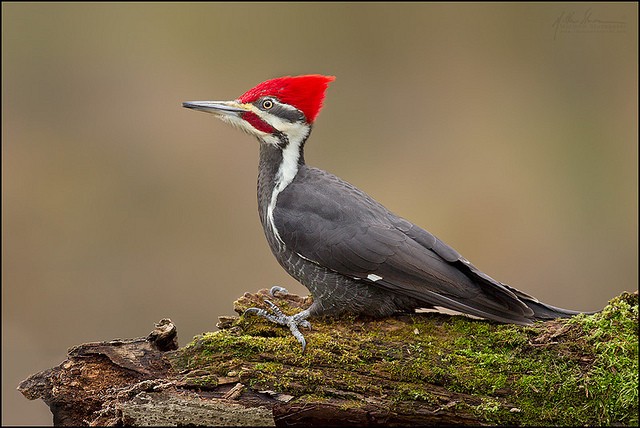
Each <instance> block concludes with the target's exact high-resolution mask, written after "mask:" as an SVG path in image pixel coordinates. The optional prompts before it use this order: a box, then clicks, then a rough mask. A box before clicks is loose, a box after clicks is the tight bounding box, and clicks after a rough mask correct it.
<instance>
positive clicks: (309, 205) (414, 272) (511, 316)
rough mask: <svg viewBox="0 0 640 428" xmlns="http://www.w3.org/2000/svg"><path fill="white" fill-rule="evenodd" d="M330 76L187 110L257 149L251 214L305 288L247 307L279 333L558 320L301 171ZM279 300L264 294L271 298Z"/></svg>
mask: <svg viewBox="0 0 640 428" xmlns="http://www.w3.org/2000/svg"><path fill="white" fill-rule="evenodd" d="M334 79H335V78H334V77H333V76H322V75H303V76H294V77H290V76H287V77H280V78H277V79H272V80H267V81H266V82H263V83H260V84H259V85H258V86H256V87H255V88H253V89H250V90H249V91H247V92H245V93H244V94H243V95H241V96H240V97H239V98H238V99H236V100H234V101H191V102H185V103H183V106H184V107H186V108H190V109H194V110H200V111H204V112H207V113H213V114H214V115H215V116H216V117H218V118H219V119H222V120H223V121H225V122H228V123H230V124H231V125H234V126H236V127H238V128H240V129H241V130H243V131H245V132H247V133H249V134H251V135H253V136H255V137H257V138H258V141H259V142H260V163H259V166H258V210H259V214H260V221H261V222H262V227H263V229H264V233H265V235H266V237H267V241H268V243H269V246H270V247H271V251H272V252H273V254H274V256H275V257H276V259H277V260H278V262H279V263H280V265H281V266H282V267H283V268H284V269H285V270H286V271H287V272H288V273H289V275H291V276H292V277H294V278H295V279H296V280H298V281H299V282H300V283H302V284H303V285H304V286H305V287H307V288H308V289H309V291H310V292H311V294H312V295H313V304H312V305H311V306H310V307H309V308H308V309H306V310H304V311H302V312H300V313H298V314H296V315H293V316H287V315H284V314H283V313H282V312H281V311H280V309H279V308H278V307H277V306H276V305H274V304H273V303H271V302H270V301H268V300H267V303H269V305H270V306H271V310H272V312H271V313H269V312H267V311H265V310H263V309H258V308H250V309H248V310H247V312H250V313H256V314H259V315H261V316H264V317H266V318H267V319H269V320H271V321H273V322H276V323H279V324H282V325H286V326H288V327H289V328H290V329H291V331H292V333H293V334H294V336H295V337H296V338H297V339H298V341H300V343H301V344H302V347H303V349H304V347H305V340H304V337H303V335H302V334H301V333H300V331H299V328H298V327H310V324H309V322H308V321H307V318H308V317H309V316H319V315H338V314H341V313H346V312H349V313H356V314H364V315H368V316H374V317H384V316H389V315H391V314H394V313H398V312H413V311H415V310H416V309H420V308H434V307H443V308H448V309H452V310H454V311H458V312H462V313H466V314H469V315H473V316H477V317H481V318H486V319H490V320H494V321H499V322H503V323H514V324H523V325H525V324H531V323H532V322H533V321H535V320H544V319H553V318H558V317H567V316H571V315H575V314H578V313H579V312H576V311H570V310H565V309H561V308H556V307H553V306H550V305H547V304H544V303H542V302H539V301H538V300H537V299H536V298H534V297H532V296H530V295H528V294H526V293H523V292H521V291H519V290H516V289H515V288H513V287H510V286H508V285H507V284H503V283H501V282H498V281H496V280H495V279H493V278H491V277H490V276H488V275H487V274H485V273H483V272H482V271H480V270H479V269H478V268H476V267H475V266H474V265H472V264H471V263H470V262H469V261H468V260H467V259H465V258H464V257H462V256H461V255H460V254H459V253H458V252H457V251H456V250H454V249H453V248H451V247H450V246H448V245H447V244H445V243H444V242H442V241H440V240H439V239H438V238H436V237H435V236H433V235H432V234H431V233H429V232H427V231H426V230H424V229H422V228H420V227H418V226H416V225H414V224H412V223H410V222H409V221H407V220H405V219H404V218H402V217H399V216H397V215H395V214H393V213H392V212H390V211H389V210H387V209H386V208H385V207H384V206H382V205H381V204H380V203H378V202H376V201H375V200H374V199H373V198H371V197H370V196H368V195H367V194H365V193H364V192H362V191H361V190H359V189H357V188H356V187H354V186H353V185H351V184H349V183H347V182H345V181H343V180H341V179H340V178H338V177H336V176H335V175H332V174H330V173H328V172H325V171H323V170H320V169H317V168H313V167H310V166H307V165H306V163H305V160H304V145H305V143H306V141H307V139H308V138H309V134H310V133H311V128H312V125H313V123H314V121H315V119H316V117H317V116H318V113H319V112H320V109H321V107H322V102H323V100H324V96H325V91H326V89H327V87H328V85H329V83H330V82H331V81H333V80H334ZM276 291H285V292H286V290H284V289H282V288H280V287H273V288H272V289H271V294H272V295H273V293H275V292H276Z"/></svg>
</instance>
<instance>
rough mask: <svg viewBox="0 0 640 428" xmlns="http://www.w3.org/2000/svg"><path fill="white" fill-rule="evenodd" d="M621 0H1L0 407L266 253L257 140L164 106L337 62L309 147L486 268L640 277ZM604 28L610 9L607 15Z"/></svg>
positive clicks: (574, 277)
mask: <svg viewBox="0 0 640 428" xmlns="http://www.w3.org/2000/svg"><path fill="white" fill-rule="evenodd" d="M637 16H638V6H637V4H636V3H618V4H609V3H607V4H604V3H603V4H599V3H590V4H580V3H570V4H556V3H539V4H513V3H512V4H500V3H496V4H446V3H439V4H423V3H404V4H397V3H371V4H368V3H329V4H321V3H286V2H285V3H192V4H189V3H185V4H182V3H180V4H178V3H176V4H172V3H161V4H147V3H138V4H135V3H122V4H119V3H108V4H107V3H104V4H101V3H92V4H87V3H84V4H83V3H57V4H56V3H53V4H52V3H11V2H3V3H2V423H3V425H8V424H25V425H31V424H36V425H50V424H51V415H50V413H49V411H48V408H47V407H46V406H45V405H44V404H43V403H42V402H40V401H37V402H29V401H27V400H26V399H25V398H23V397H22V395H21V394H20V393H19V392H17V391H16V389H15V388H16V386H17V384H18V383H19V382H20V381H21V380H22V379H24V378H26V377H27V376H29V375H30V374H32V373H35V372H38V371H40V370H44V369H47V368H49V367H52V366H55V365H57V364H59V363H60V362H61V361H63V360H64V358H65V355H66V350H67V348H68V347H70V346H72V345H76V344H80V343H82V342H87V341H98V340H110V339H113V338H118V337H119V338H130V337H139V336H143V335H146V334H147V333H148V332H149V331H151V329H152V328H153V323H154V322H156V321H158V320H160V319H161V318H163V317H169V318H171V319H172V320H173V321H174V322H175V323H176V324H177V326H178V331H179V338H180V344H181V346H182V345H184V344H186V343H187V342H188V341H189V340H190V339H191V338H192V337H193V336H194V335H197V334H200V333H202V332H205V331H212V330H215V323H216V321H217V317H218V316H219V315H231V314H233V310H232V302H233V300H234V299H235V298H237V297H238V296H240V295H241V294H242V293H243V292H245V291H256V290H258V289H260V288H267V287H270V286H272V285H275V284H279V285H283V286H286V287H287V288H289V290H290V291H292V292H296V293H303V294H306V290H305V289H304V288H303V287H302V286H300V285H298V284H297V283H295V281H293V280H292V279H290V278H289V277H288V276H287V275H286V273H285V272H284V271H282V270H281V269H280V267H279V266H278V265H277V263H276V262H275V260H274V259H273V258H272V256H271V254H270V252H269V249H268V247H267V244H266V242H265V240H264V237H263V232H262V230H261V227H260V224H259V221H258V216H257V203H256V196H255V179H256V168H257V142H256V141H254V140H253V139H252V138H251V137H249V136H247V135H244V134H241V133H239V132H238V131H236V130H234V129H231V128H229V127H228V126H226V125H225V124H223V123H221V122H219V121H216V120H215V119H214V118H213V117H212V116H209V115H205V114H202V113H198V112H194V111H190V110H186V109H183V108H182V107H181V102H182V101H187V100H202V99H210V100H219V99H234V98H236V97H237V96H239V95H240V94H242V93H243V92H244V91H245V90H247V89H249V88H250V87H252V86H254V85H255V84H257V83H259V82H261V81H263V80H266V79H269V78H273V77H277V76H281V75H288V74H304V73H323V74H332V75H335V76H337V80H336V81H335V82H334V83H333V84H332V85H331V87H330V89H329V91H328V94H327V99H326V103H325V109H324V110H323V112H322V113H321V115H320V116H319V118H318V120H317V122H316V126H315V129H314V132H313V135H312V137H311V139H310V141H309V142H308V144H307V150H306V159H307V161H308V163H310V164H313V165H314V166H318V167H321V168H323V169H326V170H329V171H331V172H333V173H335V174H337V175H339V176H341V177H342V178H344V179H346V180H347V181H350V182H352V183H354V184H355V185H357V186H358V187H360V188H361V189H363V190H364V191H366V192H368V193H369V194H371V195H372V196H373V197H375V198H376V199H378V200H379V201H381V202H382V203H383V204H385V205H386V206H387V207H389V208H390V209H391V210H392V211H394V212H396V213H397V214H400V215H402V216H404V217H406V218H407V219H409V220H411V221H413V222H415V223H417V224H419V225H422V226H424V227H425V228H426V229H428V230H429V231H431V232H432V233H434V234H436V235H437V236H439V237H440V238H441V239H443V240H444V241H445V242H447V243H449V244H451V245H452V246H453V247H454V248H456V249H457V250H458V251H460V252H461V253H462V254H463V255H464V256H465V257H467V258H468V259H470V260H471V261H472V262H473V263H474V264H476V265H477V266H478V267H480V268H481V269H483V270H484V271H485V272H487V273H488V274H490V275H491V276H493V277H495V278H497V279H499V280H501V281H503V282H507V283H509V284H511V285H513V286H515V287H518V288H520V289H522V290H524V291H526V292H529V293H531V294H533V295H535V296H537V297H538V298H540V299H542V300H544V301H548V302H550V303H552V304H554V305H558V306H563V307H568V308H573V309H581V310H596V309H599V308H601V307H602V306H603V305H605V304H606V302H607V300H608V299H610V298H612V297H614V296H616V295H617V294H619V293H620V292H622V291H624V290H630V291H633V290H636V289H637V282H638V263H637V258H638V229H637V216H638V122H637V119H638V96H637V94H638V80H637V75H638V55H637V54H638V46H637V40H638V31H637ZM603 21H612V22H614V23H613V24H611V23H610V24H604V23H603Z"/></svg>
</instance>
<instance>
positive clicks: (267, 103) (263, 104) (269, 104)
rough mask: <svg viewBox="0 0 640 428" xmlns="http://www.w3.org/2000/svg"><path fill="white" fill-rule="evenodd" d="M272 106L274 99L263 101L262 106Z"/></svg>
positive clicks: (266, 107)
mask: <svg viewBox="0 0 640 428" xmlns="http://www.w3.org/2000/svg"><path fill="white" fill-rule="evenodd" d="M271 107H273V101H271V100H264V101H262V108H263V109H265V110H269V109H270V108H271Z"/></svg>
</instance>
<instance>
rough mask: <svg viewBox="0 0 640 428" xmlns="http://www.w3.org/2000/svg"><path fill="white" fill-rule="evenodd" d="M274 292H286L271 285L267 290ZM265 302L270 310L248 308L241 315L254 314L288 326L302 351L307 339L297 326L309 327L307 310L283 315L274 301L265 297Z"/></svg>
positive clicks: (273, 293) (270, 292)
mask: <svg viewBox="0 0 640 428" xmlns="http://www.w3.org/2000/svg"><path fill="white" fill-rule="evenodd" d="M276 292H281V293H288V291H287V290H286V289H285V288H282V287H278V286H274V287H271V290H269V294H271V295H272V296H275V293H276ZM265 302H266V303H267V304H268V305H269V306H270V307H271V312H267V311H266V310H264V309H260V308H248V309H247V310H245V311H244V314H243V315H246V314H256V315H258V316H261V317H264V318H266V319H268V320H269V321H271V322H273V323H276V324H280V325H284V326H287V327H289V330H291V333H292V334H293V337H295V338H296V340H297V341H298V342H300V344H301V345H302V352H304V349H305V347H306V346H307V341H306V340H305V339H304V336H303V335H302V333H301V332H300V329H299V327H304V328H308V329H311V323H310V322H309V321H307V319H306V318H307V317H308V316H309V311H308V310H305V311H302V312H300V313H297V314H295V315H285V314H284V313H283V312H282V310H281V309H280V308H279V307H278V306H277V305H276V304H275V303H273V302H271V301H270V300H266V299H265Z"/></svg>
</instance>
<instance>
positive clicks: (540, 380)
mask: <svg viewBox="0 0 640 428" xmlns="http://www.w3.org/2000/svg"><path fill="white" fill-rule="evenodd" d="M265 297H266V294H265V290H261V292H259V293H257V294H249V293H247V294H245V295H244V296H243V297H242V298H240V299H239V300H238V301H237V302H235V309H236V311H237V312H238V313H242V312H243V311H244V309H246V308H247V307H249V306H254V305H262V304H263V300H264V298H265ZM277 303H278V304H279V305H281V306H282V307H283V309H284V310H285V311H287V312H295V311H296V310H299V309H301V308H304V307H306V306H308V305H309V304H310V299H309V298H302V297H299V296H294V295H285V296H281V297H279V298H278V299H277ZM637 314H638V296H637V293H636V294H623V295H622V296H620V297H618V298H616V299H614V300H612V302H611V303H610V305H609V306H607V308H605V309H604V310H603V311H602V313H599V314H596V315H592V316H581V317H578V318H577V319H576V320H573V321H567V320H557V321H552V322H547V323H540V324H538V325H536V326H534V327H517V326H503V325H497V324H493V323H488V322H484V321H471V320H468V319H466V318H463V317H450V316H443V315H438V314H424V315H413V316H401V317H394V318H388V319H384V320H369V319H361V318H353V317H351V318H344V319H340V320H326V321H321V320H320V321H318V320H316V321H315V322H314V323H313V330H312V331H310V332H305V335H306V337H307V339H308V342H309V345H308V348H307V351H306V352H305V353H304V354H303V353H302V352H301V349H300V346H299V344H298V343H297V342H296V341H295V340H294V339H293V338H292V337H290V335H289V333H288V330H286V329H282V328H281V327H278V326H274V325H272V324H270V323H268V322H265V321H263V320H262V319H259V318H256V317H221V319H220V323H219V327H220V328H221V330H220V331H219V332H216V333H210V334H205V335H203V336H200V337H198V338H196V339H195V340H194V342H192V343H191V344H189V345H187V346H186V347H184V348H182V349H177V330H176V328H175V325H174V324H173V323H172V322H171V321H170V320H168V319H164V320H162V321H161V322H160V323H158V324H156V328H155V329H154V331H152V332H151V333H150V334H149V335H148V336H147V337H143V338H137V339H129V340H119V339H118V340H113V341H109V342H97V343H87V344H82V345H79V346H75V347H73V348H71V349H70V350H69V352H68V358H67V360H66V361H64V362H63V363H61V364H60V365H59V366H57V367H54V368H52V369H49V370H45V371H43V372H40V373H37V374H35V375H32V376H31V377H29V378H28V379H26V380H25V381H23V382H22V383H21V384H20V386H19V387H18V389H19V390H20V391H21V392H22V393H23V394H24V395H25V397H27V398H29V399H32V400H33V399H38V398H39V399H42V400H43V401H45V403H47V404H48V405H49V407H50V409H51V411H52V413H53V419H54V424H55V425H94V426H95V425H123V424H124V425H132V426H149V425H214V426H224V425H231V426H242V425H246V426H273V425H276V426H301V425H304V426H307V425H317V426H335V425H345V426H346V425H350V426H379V425H385V426H393V425H396V426H399V425H465V424H466V425H482V424H496V423H498V424H513V425H520V424H536V425H547V424H554V425H567V424H573V425H581V424H623V425H624V424H628V425H629V424H630V425H633V424H634V423H635V424H637V422H638V406H637V389H638V385H637V383H638V380H637V379H638V378H637V370H638V365H637V357H638V346H637V330H638V321H637ZM603 326H604V327H603ZM607 326H610V328H612V331H607V330H606V328H608V327H607ZM616 340H618V341H620V342H615V341H616ZM634 340H635V343H634ZM608 345H611V347H608ZM609 348H611V349H614V350H615V352H614V353H613V354H612V356H610V359H609V360H606V359H604V358H605V357H606V356H607V355H608V353H610V352H613V351H610V350H609ZM603 355H604V356H603ZM607 358H609V357H607ZM634 361H635V363H634ZM545 364H548V365H549V366H548V367H547V366H545ZM541 370H547V372H544V373H540V371H541ZM545 382H546V383H545ZM625 382H626V383H625ZM605 384H606V385H605ZM602 385H605V387H602V388H601V386H602ZM629 390H631V392H629ZM633 390H635V400H632V398H633ZM557 403H562V404H561V405H562V406H564V408H556V407H558V406H559V405H558V404H557ZM576 409H577V410H576Z"/></svg>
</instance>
